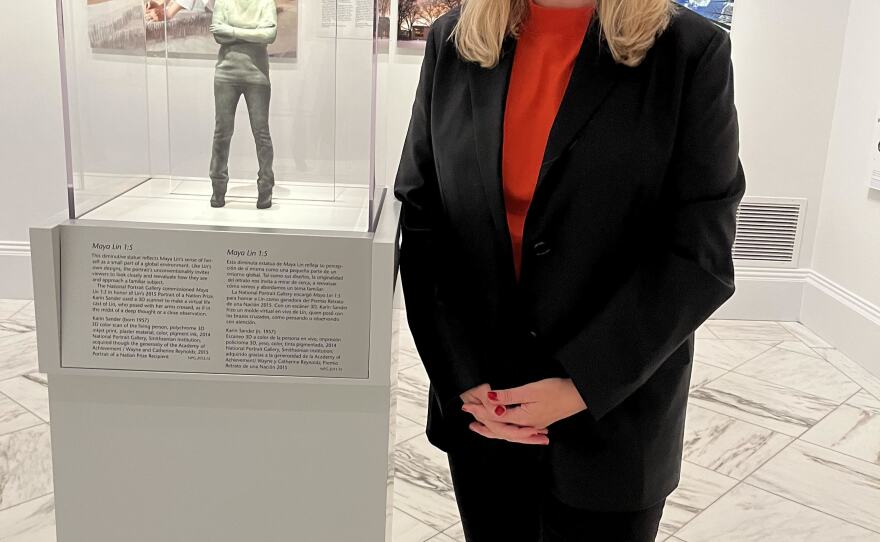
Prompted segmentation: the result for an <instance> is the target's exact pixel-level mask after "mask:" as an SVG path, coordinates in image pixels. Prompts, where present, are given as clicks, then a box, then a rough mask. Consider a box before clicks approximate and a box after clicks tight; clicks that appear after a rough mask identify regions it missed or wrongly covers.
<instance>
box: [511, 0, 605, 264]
mask: <svg viewBox="0 0 880 542" xmlns="http://www.w3.org/2000/svg"><path fill="white" fill-rule="evenodd" d="M592 16H593V8H592V7H584V8H551V7H544V6H540V5H538V4H536V3H535V1H534V0H530V2H529V15H528V18H527V20H526V22H525V24H524V25H523V27H522V29H521V31H520V35H519V39H518V40H517V45H516V53H515V54H514V57H513V68H512V71H511V74H510V86H509V88H508V91H507V103H506V108H505V113H504V143H503V147H502V160H501V175H502V179H503V185H504V204H505V206H506V209H507V227H508V229H509V230H510V239H511V241H512V242H513V258H514V264H515V269H516V276H517V278H519V272H520V260H521V254H522V237H523V225H524V224H525V218H526V211H528V208H529V203H530V202H531V200H532V195H533V194H534V191H535V185H536V183H537V181H538V172H539V170H540V169H541V162H542V161H543V158H544V149H545V147H546V146H547V137H548V136H549V135H550V128H551V127H552V126H553V121H554V120H555V119H556V113H557V112H558V111H559V106H560V104H561V103H562V97H563V95H564V94H565V89H566V88H567V87H568V80H569V78H570V77H571V70H572V68H573V67H574V61H575V59H576V58H577V55H578V52H579V51H580V48H581V44H582V43H583V39H584V35H585V34H586V30H587V26H588V24H589V22H590V19H591V17H592Z"/></svg>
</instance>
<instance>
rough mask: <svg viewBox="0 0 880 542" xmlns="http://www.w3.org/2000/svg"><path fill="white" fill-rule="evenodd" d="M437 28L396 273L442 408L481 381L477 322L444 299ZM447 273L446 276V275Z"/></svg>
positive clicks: (411, 140)
mask: <svg viewBox="0 0 880 542" xmlns="http://www.w3.org/2000/svg"><path fill="white" fill-rule="evenodd" d="M438 34H440V33H439V31H437V30H436V29H435V28H433V27H432V29H431V30H430V31H429V34H428V37H427V40H426V41H427V43H426V47H425V56H424V60H423V61H422V69H421V76H420V79H419V84H418V88H417V90H416V96H415V101H414V103H413V107H412V116H411V118H410V123H409V129H408V131H407V135H406V139H405V142H404V145H403V152H402V155H401V159H400V166H399V168H398V171H397V177H396V180H395V183H394V195H395V196H396V197H397V199H399V200H400V201H401V202H402V205H401V218H400V226H401V246H400V260H399V262H400V275H401V280H402V285H403V294H404V299H405V303H406V313H407V320H408V322H409V327H410V330H411V331H412V334H413V340H414V342H415V345H416V348H417V350H418V352H419V355H420V357H421V358H422V362H423V363H424V365H425V369H426V371H427V373H428V377H429V379H430V381H431V385H432V386H433V388H434V391H435V393H436V394H437V396H438V397H439V398H440V401H441V405H440V406H441V410H445V409H447V408H453V407H454V405H455V404H456V401H458V406H459V407H460V405H461V403H460V399H459V395H460V394H461V393H463V392H465V391H467V390H469V389H471V388H473V387H476V386H479V385H481V384H483V382H484V380H483V379H482V378H481V377H480V375H479V371H478V367H479V360H480V359H481V355H480V353H479V342H478V340H477V338H476V337H475V334H476V330H474V329H473V328H472V326H470V327H469V326H468V325H467V324H466V323H465V319H464V318H463V316H464V315H462V314H461V313H460V309H459V310H455V309H454V308H453V307H452V306H451V304H450V303H449V293H450V289H452V288H454V285H451V284H447V283H446V281H448V277H447V276H446V275H445V274H444V273H443V269H444V268H447V267H449V266H450V260H451V259H454V258H455V256H454V255H452V254H450V251H449V250H447V249H446V248H445V247H446V246H448V241H447V240H446V239H445V238H444V222H445V218H444V212H443V205H442V202H441V196H440V188H439V185H438V178H437V170H436V167H435V163H434V152H433V142H432V139H431V95H432V88H433V86H434V76H435V69H436V65H437V50H438V46H437V40H438V39H442V38H440V36H439V35H438ZM444 278H445V279H446V281H444Z"/></svg>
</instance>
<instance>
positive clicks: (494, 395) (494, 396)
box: [487, 391, 498, 401]
mask: <svg viewBox="0 0 880 542" xmlns="http://www.w3.org/2000/svg"><path fill="white" fill-rule="evenodd" d="M487 395H488V396H489V400H490V401H497V400H498V394H497V393H495V392H494V391H490V392H489V393H488V394H487Z"/></svg>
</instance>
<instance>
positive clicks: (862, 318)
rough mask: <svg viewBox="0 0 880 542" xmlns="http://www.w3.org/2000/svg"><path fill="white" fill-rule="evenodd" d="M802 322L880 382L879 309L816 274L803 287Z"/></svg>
mask: <svg viewBox="0 0 880 542" xmlns="http://www.w3.org/2000/svg"><path fill="white" fill-rule="evenodd" d="M801 322H802V323H803V324H804V325H805V326H807V327H808V328H810V329H811V330H812V331H813V332H815V333H816V334H817V335H819V336H820V337H822V338H823V339H825V340H826V341H827V342H828V343H830V344H833V345H834V347H835V348H837V349H838V350H840V351H841V352H842V353H843V354H845V355H846V356H847V357H849V358H850V359H852V360H853V361H855V362H856V363H858V364H859V365H861V366H862V367H864V368H865V369H867V370H868V372H870V373H871V374H873V375H874V376H876V377H877V378H880V307H878V306H877V305H875V304H873V303H870V302H869V301H868V300H866V299H864V298H862V297H860V296H858V295H856V294H855V293H853V292H851V291H849V290H847V289H846V288H844V287H842V286H840V285H839V284H837V283H835V282H833V281H831V280H829V279H828V278H827V277H825V276H823V275H820V274H819V273H815V272H814V273H812V274H811V276H810V278H809V280H807V282H806V284H805V285H804V296H803V303H802V306H801Z"/></svg>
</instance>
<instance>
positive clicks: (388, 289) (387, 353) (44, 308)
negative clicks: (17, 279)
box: [31, 195, 399, 542]
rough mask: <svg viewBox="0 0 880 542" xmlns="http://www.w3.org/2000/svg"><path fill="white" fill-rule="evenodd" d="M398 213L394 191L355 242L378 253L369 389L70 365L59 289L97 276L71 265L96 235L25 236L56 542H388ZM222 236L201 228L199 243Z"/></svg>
mask: <svg viewBox="0 0 880 542" xmlns="http://www.w3.org/2000/svg"><path fill="white" fill-rule="evenodd" d="M398 216H399V208H398V207H397V205H396V203H395V202H393V199H392V198H391V197H390V195H386V200H385V202H384V205H383V208H382V211H381V214H380V216H379V222H378V226H377V229H376V232H375V233H374V234H367V235H364V234H353V235H354V236H356V237H358V238H361V239H362V240H363V242H364V243H369V244H370V246H371V248H370V251H369V254H370V261H369V262H364V272H366V273H369V275H370V279H369V281H368V284H369V288H370V291H369V292H368V293H366V294H365V298H366V299H369V303H370V307H369V345H368V352H362V353H361V354H362V356H363V357H364V358H365V359H366V363H368V372H367V377H366V378H342V377H303V376H288V375H260V374H218V373H205V372H192V371H190V372H173V371H169V370H167V369H164V368H163V370H162V371H151V370H143V368H138V369H137V370H134V369H131V370H126V369H120V368H106V367H107V364H108V362H107V360H99V359H94V360H88V359H86V360H84V359H76V360H69V359H65V356H64V352H68V351H69V349H68V348H66V347H65V344H64V340H71V338H70V337H63V336H62V333H63V331H64V329H62V328H63V327H64V325H63V324H62V322H66V321H67V320H66V319H65V318H64V317H62V313H63V311H65V306H64V303H63V300H64V299H67V296H65V295H62V291H61V290H62V284H63V283H65V280H67V279H66V278H65V280H62V278H63V277H66V275H65V273H75V272H83V273H85V272H88V270H86V269H82V270H73V269H70V268H69V267H65V261H63V258H62V254H64V250H63V248H62V246H61V245H62V243H63V240H64V239H65V238H66V234H65V232H64V230H65V229H66V228H83V227H91V226H92V225H90V224H88V223H86V222H82V221H80V222H77V221H71V222H69V223H65V224H62V225H60V226H57V227H54V228H47V229H34V230H32V234H31V237H32V250H33V266H34V286H35V292H36V299H35V301H36V311H37V325H38V346H39V357H40V368H41V370H42V371H44V372H46V373H49V383H50V384H49V386H50V387H49V399H50V408H51V411H52V429H51V431H52V453H53V462H54V477H55V503H56V504H55V505H56V521H57V529H58V541H59V542H120V541H125V542H203V541H204V542H244V541H254V542H271V541H303V542H323V541H327V542H347V541H352V542H355V541H356V542H372V541H381V540H390V537H391V530H390V519H391V497H392V494H393V491H392V487H391V484H392V481H393V467H392V460H391V452H392V446H393V441H394V438H393V419H394V418H393V417H394V412H393V409H394V405H393V403H392V393H391V391H392V386H393V385H394V382H395V379H396V377H395V375H396V370H395V364H396V359H395V357H396V351H397V348H396V346H397V345H396V331H397V318H396V316H395V315H396V314H397V311H395V310H394V309H393V307H392V301H393V296H394V285H395V283H396V261H395V254H396V239H397V219H398ZM101 227H106V223H102V225H101ZM120 227H121V228H126V227H131V226H127V225H120ZM163 231H167V228H166V229H165V230H163ZM216 233H217V232H212V231H207V230H206V231H205V234H204V235H205V236H206V237H205V239H206V240H209V239H211V237H210V236H211V235H214V234H216ZM237 233H241V232H237ZM254 235H255V236H256V235H261V236H265V235H270V236H271V235H275V234H273V233H272V232H266V231H260V232H254ZM277 235H287V236H289V235H290V234H289V233H278V234H277ZM314 235H319V234H312V235H311V236H312V237H314ZM334 235H336V236H337V237H338V235H337V234H334ZM328 246H332V243H330V244H328ZM67 282H69V280H67ZM68 310H69V308H68ZM67 316H69V315H67ZM82 317H83V318H89V315H88V314H83V315H82ZM68 325H69V324H68ZM219 331H222V330H219ZM117 365H118V364H117Z"/></svg>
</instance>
